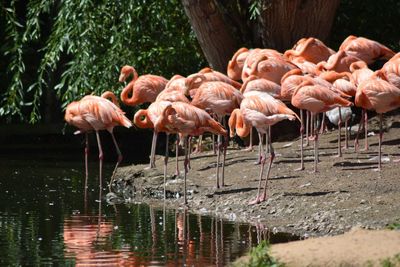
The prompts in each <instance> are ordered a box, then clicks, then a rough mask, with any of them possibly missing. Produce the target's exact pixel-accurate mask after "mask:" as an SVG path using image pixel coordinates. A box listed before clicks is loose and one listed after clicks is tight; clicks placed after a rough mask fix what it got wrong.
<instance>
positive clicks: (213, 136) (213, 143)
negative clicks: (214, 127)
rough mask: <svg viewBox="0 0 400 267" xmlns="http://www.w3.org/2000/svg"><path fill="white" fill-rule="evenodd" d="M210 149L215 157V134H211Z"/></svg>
mask: <svg viewBox="0 0 400 267" xmlns="http://www.w3.org/2000/svg"><path fill="white" fill-rule="evenodd" d="M212 147H213V152H214V155H216V154H217V148H216V146H215V134H212Z"/></svg>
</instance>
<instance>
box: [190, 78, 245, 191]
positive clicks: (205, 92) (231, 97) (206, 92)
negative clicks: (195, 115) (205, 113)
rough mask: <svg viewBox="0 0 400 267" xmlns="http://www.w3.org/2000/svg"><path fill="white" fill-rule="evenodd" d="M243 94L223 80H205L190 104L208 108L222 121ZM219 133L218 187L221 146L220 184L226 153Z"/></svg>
mask: <svg viewBox="0 0 400 267" xmlns="http://www.w3.org/2000/svg"><path fill="white" fill-rule="evenodd" d="M242 99H243V95H242V94H241V93H240V91H238V90H237V89H236V88H235V87H233V86H232V85H230V84H227V83H224V82H205V83H202V84H201V85H200V87H199V89H198V90H197V92H196V94H195V95H194V96H193V99H192V102H191V104H192V105H193V106H196V107H198V108H201V109H203V110H206V109H207V110H210V111H211V112H212V113H214V114H215V115H216V116H217V117H218V120H219V121H220V122H222V120H223V118H224V116H225V115H229V114H231V112H232V111H233V110H234V109H235V108H238V107H239V105H240V102H241V101H242ZM221 137H222V136H221V135H218V146H219V149H218V154H217V175H216V187H217V188H219V187H220V185H219V161H220V156H221V148H222V146H223V147H224V153H223V162H222V176H221V184H222V186H224V165H225V155H226V142H227V140H225V141H224V145H223V144H222V141H221Z"/></svg>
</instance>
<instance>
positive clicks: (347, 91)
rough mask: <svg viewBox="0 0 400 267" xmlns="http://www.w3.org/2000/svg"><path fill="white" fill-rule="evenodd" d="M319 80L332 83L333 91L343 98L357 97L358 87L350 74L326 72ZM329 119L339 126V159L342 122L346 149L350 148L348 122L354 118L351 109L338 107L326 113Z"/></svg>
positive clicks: (339, 155)
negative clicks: (343, 123)
mask: <svg viewBox="0 0 400 267" xmlns="http://www.w3.org/2000/svg"><path fill="white" fill-rule="evenodd" d="M319 78H322V79H324V80H326V81H328V82H330V83H332V87H330V89H333V91H335V92H338V93H339V94H341V97H344V98H346V97H351V96H355V94H356V90H357V87H356V86H355V85H354V83H353V81H352V76H351V74H350V73H349V72H341V73H338V72H336V71H332V70H331V71H325V72H321V73H320V75H319ZM324 114H326V115H327V117H328V119H329V120H330V121H331V122H332V123H333V124H335V125H337V126H338V154H337V157H341V156H342V144H341V140H342V122H343V121H344V122H345V148H348V132H347V128H348V127H347V126H348V121H349V119H350V118H351V116H352V111H351V108H349V107H347V108H341V107H337V108H334V109H332V110H330V111H327V112H325V113H324Z"/></svg>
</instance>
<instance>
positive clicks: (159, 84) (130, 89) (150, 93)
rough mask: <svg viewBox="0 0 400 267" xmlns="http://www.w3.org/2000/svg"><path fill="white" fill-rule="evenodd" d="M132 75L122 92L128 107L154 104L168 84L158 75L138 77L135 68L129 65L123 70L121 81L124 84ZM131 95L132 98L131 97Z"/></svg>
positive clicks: (122, 98) (123, 100)
mask: <svg viewBox="0 0 400 267" xmlns="http://www.w3.org/2000/svg"><path fill="white" fill-rule="evenodd" d="M131 74H133V78H132V80H131V81H130V82H129V83H128V84H127V85H126V86H125V88H124V89H122V92H121V101H122V102H123V103H124V104H125V105H128V106H136V105H139V104H142V103H151V102H154V101H155V100H156V97H157V96H158V94H159V93H160V92H161V91H162V90H164V88H165V86H166V84H167V82H168V80H167V79H165V78H164V77H162V76H158V75H152V74H146V75H141V76H138V73H137V71H136V70H135V68H134V67H132V66H128V65H125V66H123V67H122V68H121V74H120V76H119V81H120V82H124V81H125V80H126V79H127V78H128V77H129V75H131ZM130 94H131V96H129V95H130Z"/></svg>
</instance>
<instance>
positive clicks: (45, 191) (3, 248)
mask: <svg viewBox="0 0 400 267" xmlns="http://www.w3.org/2000/svg"><path fill="white" fill-rule="evenodd" d="M112 167H113V166H110V165H108V164H106V165H105V168H104V177H110V175H111V171H112ZM0 170H1V171H0V188H1V191H0V192H1V194H0V265H2V266H16V265H18V266H27V265H29V266H32V265H36V266H43V265H53V264H56V265H67V266H75V265H86V266H87V265H91V266H117V265H129V266H165V265H167V266H177V265H178V266H182V265H184V264H186V265H188V266H198V265H207V266H210V265H214V266H224V265H227V264H228V263H229V262H232V261H233V260H234V259H236V258H238V257H239V256H241V255H243V254H245V253H246V252H247V251H248V250H249V248H251V247H252V246H255V245H256V244H257V243H258V242H260V241H261V239H265V238H267V239H270V241H271V242H283V241H288V240H291V239H295V237H293V236H288V235H271V234H270V233H268V232H265V231H262V230H260V228H257V227H255V226H250V225H247V224H239V223H233V222H227V221H222V220H220V219H215V218H212V217H207V216H200V215H193V214H189V213H188V212H187V211H185V210H180V209H178V210H165V209H163V208H152V207H149V206H147V205H145V204H132V205H117V206H109V205H107V204H106V203H105V202H104V201H103V203H102V206H101V207H102V208H101V214H99V208H98V200H97V198H98V176H97V175H98V165H97V162H96V160H95V159H91V164H90V168H89V171H90V172H89V176H90V179H89V192H88V203H89V204H88V206H87V207H85V205H84V199H83V196H84V194H83V183H84V165H83V159H82V155H80V154H75V153H55V152H54V151H53V152H51V153H49V152H48V153H47V154H46V153H44V152H42V151H41V152H35V153H30V154H29V153H22V152H21V153H18V154H14V155H12V156H9V155H6V154H1V155H0ZM103 184H105V182H103ZM106 190H107V188H106V187H105V188H104V190H103V195H105V194H106V193H107V191H106Z"/></svg>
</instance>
